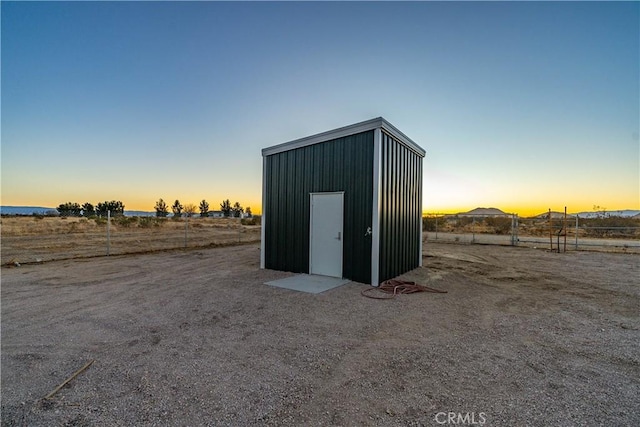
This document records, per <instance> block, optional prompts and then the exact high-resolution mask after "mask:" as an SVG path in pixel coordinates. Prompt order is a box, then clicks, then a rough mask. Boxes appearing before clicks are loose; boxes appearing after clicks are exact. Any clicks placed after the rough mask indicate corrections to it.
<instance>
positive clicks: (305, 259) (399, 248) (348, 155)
mask: <svg viewBox="0 0 640 427" xmlns="http://www.w3.org/2000/svg"><path fill="white" fill-rule="evenodd" d="M424 156H425V151H424V150H423V149H422V148H421V147H420V146H419V145H417V144H416V143H415V142H413V141H412V140H411V139H410V138H409V137H407V136H406V135H405V134H403V133H402V132H400V131H399V130H398V129H397V128H396V127H395V126H393V125H392V124H391V123H389V122H388V121H386V120H385V119H384V118H382V117H378V118H375V119H371V120H367V121H364V122H361V123H356V124H353V125H350V126H345V127H342V128H339V129H334V130H331V131H327V132H323V133H320V134H317V135H312V136H309V137H306V138H301V139H296V140H294V141H290V142H286V143H284V144H280V145H275V146H272V147H268V148H265V149H263V150H262V157H263V181H262V247H261V259H260V266H261V268H269V269H273V270H282V271H291V272H295V273H308V274H319V275H325V276H334V277H343V278H345V279H350V280H354V281H357V282H362V283H371V284H373V285H375V286H377V285H378V284H380V283H382V282H383V281H385V280H387V279H390V278H393V277H396V276H398V275H400V274H402V273H405V272H407V271H409V270H412V269H414V268H416V267H418V266H420V265H422V239H421V236H422V224H421V219H422V159H423V158H424Z"/></svg>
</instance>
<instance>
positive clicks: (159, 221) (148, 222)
mask: <svg viewBox="0 0 640 427" xmlns="http://www.w3.org/2000/svg"><path fill="white" fill-rule="evenodd" d="M166 220H167V219H166V218H163V217H157V218H154V217H152V216H143V217H140V218H139V220H138V227H141V228H151V227H160V226H162V225H163V224H164V222H165V221H166Z"/></svg>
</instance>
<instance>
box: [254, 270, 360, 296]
mask: <svg viewBox="0 0 640 427" xmlns="http://www.w3.org/2000/svg"><path fill="white" fill-rule="evenodd" d="M349 282H350V280H348V279H340V278H339V277H329V276H318V275H315V274H299V275H297V276H291V277H287V278H285V279H280V280H272V281H271V282H265V285H269V286H275V287H277V288H284V289H291V290H293V291H300V292H308V293H310V294H319V293H320V292H324V291H328V290H329V289H333V288H337V287H338V286H342V285H344V284H347V283H349Z"/></svg>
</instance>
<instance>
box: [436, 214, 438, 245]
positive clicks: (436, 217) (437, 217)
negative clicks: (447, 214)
mask: <svg viewBox="0 0 640 427" xmlns="http://www.w3.org/2000/svg"><path fill="white" fill-rule="evenodd" d="M436 240H438V216H437V215H436Z"/></svg>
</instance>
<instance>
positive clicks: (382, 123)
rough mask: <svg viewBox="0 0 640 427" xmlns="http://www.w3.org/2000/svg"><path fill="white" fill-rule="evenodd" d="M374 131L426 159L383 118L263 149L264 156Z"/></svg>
mask: <svg viewBox="0 0 640 427" xmlns="http://www.w3.org/2000/svg"><path fill="white" fill-rule="evenodd" d="M372 129H382V130H384V131H385V132H386V133H388V134H389V135H390V136H392V137H394V138H395V139H397V140H398V141H400V143H401V144H403V145H405V146H406V147H407V148H409V149H410V150H412V151H414V152H415V153H416V154H418V155H420V156H421V157H424V155H425V151H424V149H423V148H422V147H420V146H419V145H418V144H416V143H415V142H413V141H412V140H411V138H409V137H408V136H407V135H405V134H404V133H402V132H400V131H399V130H398V129H397V128H396V127H395V126H393V125H392V124H391V123H389V122H388V121H386V120H385V119H384V118H382V117H376V118H375V119H371V120H366V121H364V122H360V123H355V124H353V125H349V126H344V127H341V128H338V129H334V130H330V131H326V132H322V133H318V134H316V135H311V136H307V137H305V138H300V139H295V140H293V141H289V142H285V143H283V144H278V145H274V146H272V147H267V148H263V149H262V156H263V157H266V156H270V155H272V154H277V153H282V152H284V151H289V150H295V149H296V148H301V147H306V146H308V145H313V144H318V143H321V142H325V141H330V140H332V139H337V138H342V137H345V136H349V135H354V134H356V133H361V132H366V131H369V130H372Z"/></svg>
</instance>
